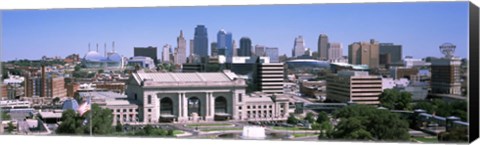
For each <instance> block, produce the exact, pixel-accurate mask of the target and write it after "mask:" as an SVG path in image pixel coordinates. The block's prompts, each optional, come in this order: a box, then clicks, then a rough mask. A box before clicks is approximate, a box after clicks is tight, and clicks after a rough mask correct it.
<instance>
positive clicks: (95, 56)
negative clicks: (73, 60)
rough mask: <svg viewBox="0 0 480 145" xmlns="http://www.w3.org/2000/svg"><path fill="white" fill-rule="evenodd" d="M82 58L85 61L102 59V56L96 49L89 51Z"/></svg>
mask: <svg viewBox="0 0 480 145" xmlns="http://www.w3.org/2000/svg"><path fill="white" fill-rule="evenodd" d="M84 59H85V60H87V61H102V60H103V59H104V57H103V56H102V55H100V54H99V53H98V52H96V51H90V52H88V53H87V54H86V55H85V58H84Z"/></svg>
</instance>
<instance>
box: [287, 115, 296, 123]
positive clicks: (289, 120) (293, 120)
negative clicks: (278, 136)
mask: <svg viewBox="0 0 480 145" xmlns="http://www.w3.org/2000/svg"><path fill="white" fill-rule="evenodd" d="M287 123H289V124H296V123H298V119H297V118H296V117H295V115H293V114H290V116H288V118H287Z"/></svg>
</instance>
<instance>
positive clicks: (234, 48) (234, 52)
mask: <svg viewBox="0 0 480 145" xmlns="http://www.w3.org/2000/svg"><path fill="white" fill-rule="evenodd" d="M232 43H233V44H232V46H233V47H232V52H233V53H232V54H233V56H238V49H237V42H235V40H233V42H232Z"/></svg>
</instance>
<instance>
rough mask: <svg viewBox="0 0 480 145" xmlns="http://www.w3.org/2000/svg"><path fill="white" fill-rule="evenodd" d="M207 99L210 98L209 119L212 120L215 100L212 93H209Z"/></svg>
mask: <svg viewBox="0 0 480 145" xmlns="http://www.w3.org/2000/svg"><path fill="white" fill-rule="evenodd" d="M208 97H209V98H210V105H209V106H208V107H209V108H210V109H209V110H210V117H211V118H212V120H213V119H214V117H215V98H214V97H213V92H210V93H209V95H208Z"/></svg>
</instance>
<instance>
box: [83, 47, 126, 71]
mask: <svg viewBox="0 0 480 145" xmlns="http://www.w3.org/2000/svg"><path fill="white" fill-rule="evenodd" d="M82 63H83V64H84V65H85V66H86V67H87V68H107V69H121V68H123V66H124V61H123V58H122V56H121V55H120V54H118V53H116V52H115V51H111V52H108V53H105V55H101V54H100V53H98V50H97V51H89V52H88V53H87V54H85V57H84V58H83V61H82Z"/></svg>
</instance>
